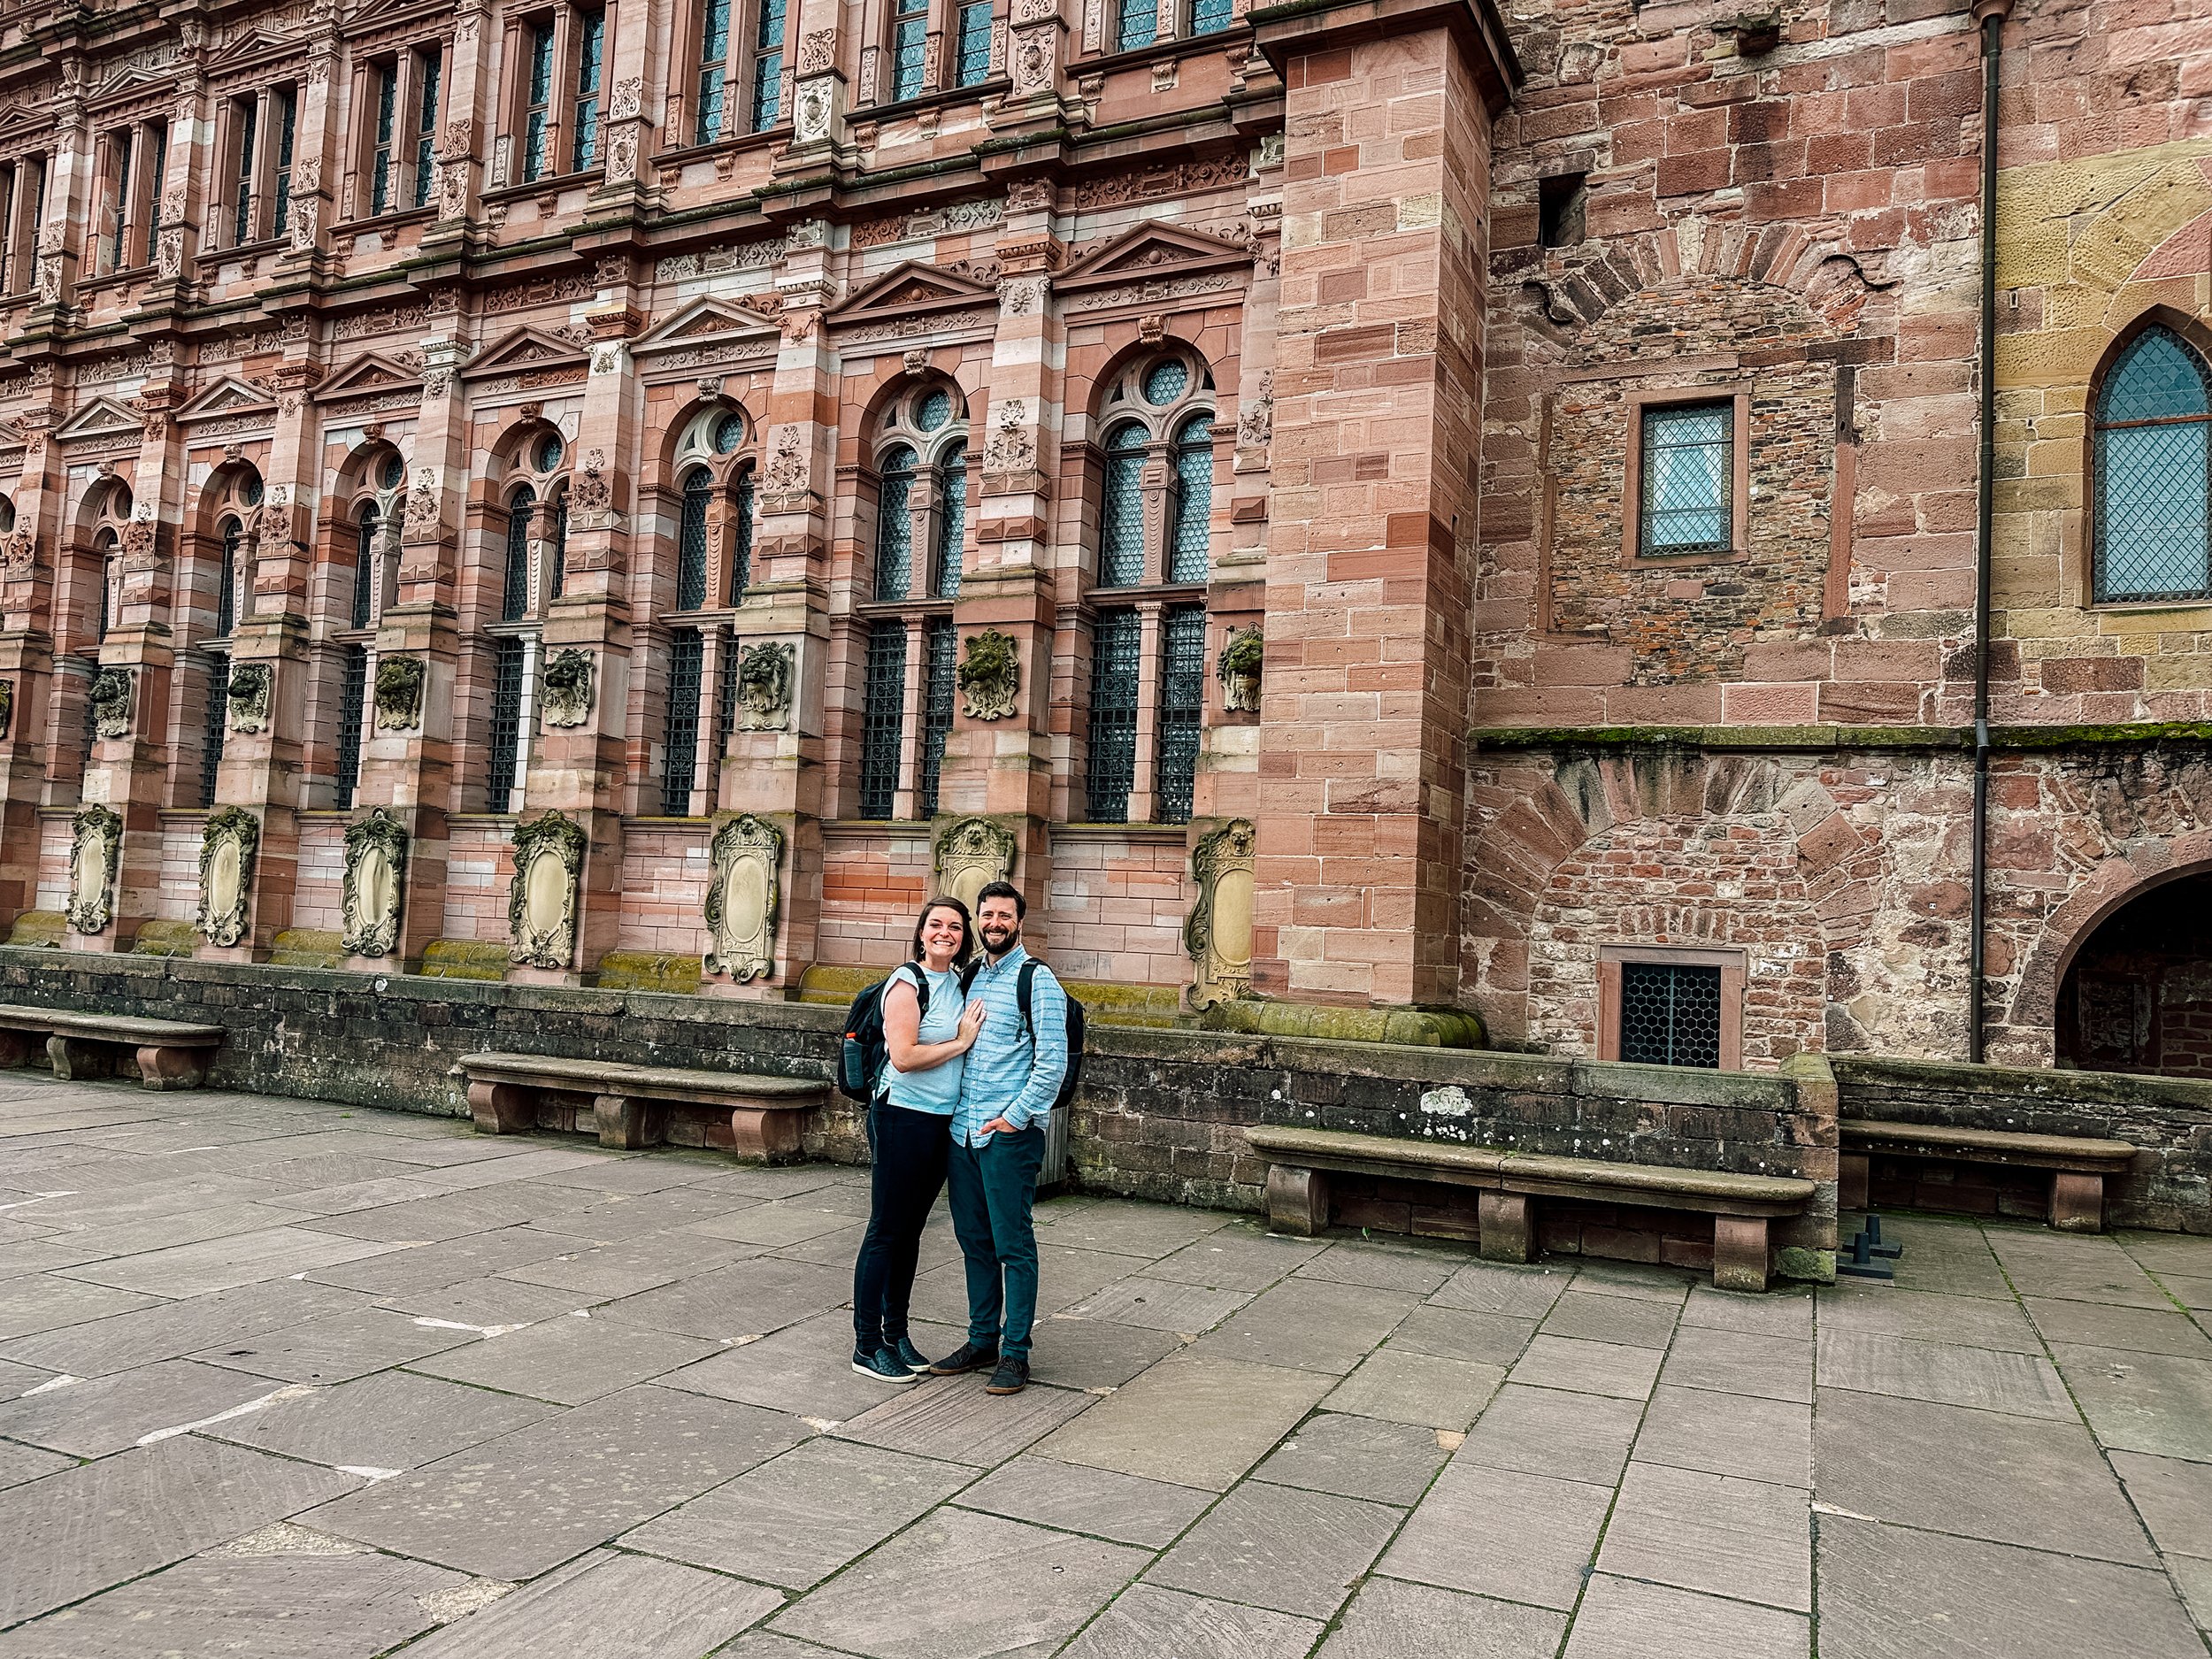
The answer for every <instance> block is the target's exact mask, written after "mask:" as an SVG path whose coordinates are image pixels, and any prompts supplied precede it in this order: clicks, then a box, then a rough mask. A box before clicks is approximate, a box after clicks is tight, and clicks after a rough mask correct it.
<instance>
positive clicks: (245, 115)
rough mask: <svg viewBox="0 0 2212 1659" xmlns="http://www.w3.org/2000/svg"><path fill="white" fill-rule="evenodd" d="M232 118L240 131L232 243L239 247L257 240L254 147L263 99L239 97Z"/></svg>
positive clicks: (232, 195)
mask: <svg viewBox="0 0 2212 1659" xmlns="http://www.w3.org/2000/svg"><path fill="white" fill-rule="evenodd" d="M230 107H231V120H232V122H233V124H234V126H235V127H236V128H237V131H238V154H237V162H238V173H237V177H236V179H235V180H234V182H233V184H232V194H231V227H230V241H231V246H232V247H234V248H235V247H239V246H241V245H242V244H243V243H246V242H251V241H252V240H253V164H254V148H255V145H256V143H257V140H258V134H257V132H256V130H255V129H256V128H257V127H258V126H259V124H260V119H261V104H260V100H259V99H257V98H253V97H243V98H239V99H235V100H234V101H233V103H232V104H231V106H230Z"/></svg>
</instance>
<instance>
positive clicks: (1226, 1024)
mask: <svg viewBox="0 0 2212 1659" xmlns="http://www.w3.org/2000/svg"><path fill="white" fill-rule="evenodd" d="M1198 1024H1199V1026H1200V1028H1201V1029H1202V1030H1205V1031H1227V1032H1236V1033H1240V1034H1242V1035H1245V1036H1264V1037H1318V1038H1324V1039H1328V1040H1333V1041H1339V1042H1389V1043H1401V1044H1404V1045H1406V1046H1408V1047H1411V1048H1481V1047H1482V1046H1483V1032H1482V1020H1481V1018H1480V1017H1479V1015H1476V1014H1473V1013H1471V1012H1469V1011H1468V1010H1464V1009H1456V1008H1348V1007H1342V1006H1339V1005H1338V1004H1335V1003H1330V1002H1272V1001H1267V1000H1263V999H1260V998H1248V999H1244V1000H1241V1001H1238V1002H1218V1003H1216V1004H1215V1005H1214V1006H1213V1007H1211V1008H1210V1009H1208V1010H1206V1011H1205V1012H1204V1013H1203V1014H1202V1015H1200V1016H1199V1019H1198Z"/></svg>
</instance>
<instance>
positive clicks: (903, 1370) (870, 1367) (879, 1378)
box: [853, 1348, 915, 1383]
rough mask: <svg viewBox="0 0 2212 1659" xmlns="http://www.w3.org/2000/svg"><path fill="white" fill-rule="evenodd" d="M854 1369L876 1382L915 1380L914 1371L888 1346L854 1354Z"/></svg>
mask: <svg viewBox="0 0 2212 1659" xmlns="http://www.w3.org/2000/svg"><path fill="white" fill-rule="evenodd" d="M853 1369H854V1370H855V1371H858V1372H859V1373H860V1374H861V1375H862V1376H863V1377H866V1378H870V1379H873V1380H874V1381H876V1382H887V1383H910V1382H912V1381H914V1380H915V1378H914V1373H913V1372H912V1371H910V1370H909V1369H908V1368H907V1367H906V1365H905V1364H904V1363H902V1362H901V1360H900V1358H899V1356H897V1355H896V1354H894V1353H893V1352H892V1351H891V1350H890V1349H889V1348H878V1349H877V1350H876V1351H875V1352H874V1353H872V1354H860V1353H856V1354H854V1356H853Z"/></svg>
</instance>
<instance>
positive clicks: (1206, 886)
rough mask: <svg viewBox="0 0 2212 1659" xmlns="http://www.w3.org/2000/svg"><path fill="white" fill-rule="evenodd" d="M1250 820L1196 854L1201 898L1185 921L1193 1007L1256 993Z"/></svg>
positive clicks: (1216, 835)
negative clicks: (1253, 969) (1253, 973)
mask: <svg viewBox="0 0 2212 1659" xmlns="http://www.w3.org/2000/svg"><path fill="white" fill-rule="evenodd" d="M1253 840H1254V836H1253V830H1252V820H1251V819H1250V818H1231V819H1230V820H1229V821H1228V822H1227V823H1225V824H1224V825H1222V826H1220V827H1219V828H1218V829H1216V830H1214V831H1213V832H1212V833H1210V834H1208V835H1206V836H1205V837H1204V838H1203V839H1202V840H1201V841H1199V843H1198V846H1197V848H1196V849H1195V850H1194V851H1193V852H1192V854H1191V860H1190V866H1191V878H1192V879H1194V881H1196V882H1197V883H1198V902H1197V903H1196V904H1195V905H1194V906H1192V908H1191V913H1190V916H1189V918H1188V919H1187V920H1186V921H1185V922H1184V924H1183V949H1185V950H1187V951H1188V952H1189V953H1190V959H1191V964H1192V967H1193V971H1194V972H1193V975H1192V979H1191V987H1190V1002H1191V1006H1192V1007H1193V1008H1211V1007H1212V1006H1213V1005H1214V1004H1215V1003H1217V1002H1228V1001H1231V1000H1233V999H1234V998H1237V997H1241V996H1249V995H1251V994H1252V849H1253Z"/></svg>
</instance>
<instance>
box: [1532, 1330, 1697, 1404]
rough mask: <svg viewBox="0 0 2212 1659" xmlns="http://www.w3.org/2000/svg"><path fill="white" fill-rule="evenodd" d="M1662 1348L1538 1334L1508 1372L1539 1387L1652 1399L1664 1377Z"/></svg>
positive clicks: (1620, 1397)
mask: <svg viewBox="0 0 2212 1659" xmlns="http://www.w3.org/2000/svg"><path fill="white" fill-rule="evenodd" d="M1665 1357H1666V1356H1665V1355H1664V1354H1663V1352H1662V1351H1661V1350H1659V1349H1656V1348H1624V1347H1621V1346H1619V1345H1618V1344H1616V1343H1612V1342H1585V1341H1582V1340H1580V1339H1578V1338H1576V1337H1568V1336H1538V1337H1536V1338H1534V1339H1532V1340H1531V1341H1530V1343H1529V1345H1528V1351H1527V1352H1526V1353H1525V1354H1524V1355H1523V1356H1521V1358H1520V1360H1519V1362H1518V1363H1516V1364H1515V1365H1514V1367H1513V1370H1512V1371H1511V1372H1510V1373H1509V1374H1510V1375H1511V1377H1512V1379H1513V1380H1514V1381H1515V1382H1517V1383H1524V1384H1526V1385H1528V1386H1531V1387H1537V1388H1564V1389H1571V1390H1573V1391H1574V1392H1576V1393H1578V1394H1609V1395H1611V1396H1613V1397H1614V1398H1616V1399H1620V1400H1647V1399H1649V1398H1650V1397H1651V1389H1652V1385H1653V1384H1654V1383H1655V1382H1656V1381H1657V1380H1658V1379H1659V1366H1660V1362H1661V1361H1662V1360H1663V1358H1665Z"/></svg>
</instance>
